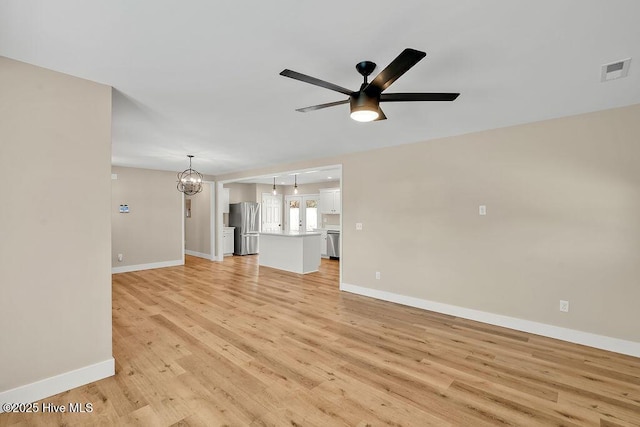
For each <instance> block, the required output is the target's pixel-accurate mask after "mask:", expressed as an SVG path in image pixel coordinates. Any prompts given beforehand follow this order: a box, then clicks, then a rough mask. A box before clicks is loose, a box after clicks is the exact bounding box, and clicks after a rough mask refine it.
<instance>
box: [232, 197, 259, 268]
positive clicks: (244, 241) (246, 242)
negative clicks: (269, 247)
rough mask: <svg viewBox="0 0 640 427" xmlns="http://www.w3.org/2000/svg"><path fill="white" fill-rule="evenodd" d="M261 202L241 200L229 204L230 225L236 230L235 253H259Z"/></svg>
mask: <svg viewBox="0 0 640 427" xmlns="http://www.w3.org/2000/svg"><path fill="white" fill-rule="evenodd" d="M259 224H260V204H259V203H256V202H240V203H232V204H230V205H229V226H230V227H235V228H236V229H235V230H234V252H233V253H234V255H252V254H257V253H258V237H259V236H258V232H259V231H260V230H259Z"/></svg>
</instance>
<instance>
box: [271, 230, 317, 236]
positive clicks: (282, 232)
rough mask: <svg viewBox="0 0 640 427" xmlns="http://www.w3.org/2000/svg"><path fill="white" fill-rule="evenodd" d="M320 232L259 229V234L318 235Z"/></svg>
mask: <svg viewBox="0 0 640 427" xmlns="http://www.w3.org/2000/svg"><path fill="white" fill-rule="evenodd" d="M320 234H321V233H320V232H315V231H286V230H285V231H261V232H260V235H261V236H263V235H264V236H282V237H304V236H319V235H320Z"/></svg>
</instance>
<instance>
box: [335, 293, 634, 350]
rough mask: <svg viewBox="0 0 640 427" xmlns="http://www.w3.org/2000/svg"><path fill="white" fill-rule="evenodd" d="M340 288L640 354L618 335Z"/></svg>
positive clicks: (404, 297)
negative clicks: (594, 332)
mask: <svg viewBox="0 0 640 427" xmlns="http://www.w3.org/2000/svg"><path fill="white" fill-rule="evenodd" d="M340 290H341V291H346V292H350V293H353V294H358V295H363V296H367V297H371V298H376V299H379V300H383V301H389V302H395V303H398V304H402V305H407V306H409V307H415V308H421V309H423V310H429V311H435V312H437V313H443V314H448V315H451V316H456V317H462V318H464V319H470V320H476V321H478V322H483V323H488V324H490V325H496V326H502V327H505V328H509V329H515V330H517V331H522V332H528V333H531V334H536V335H542V336H545V337H549V338H556V339H559V340H562V341H568V342H572V343H575V344H582V345H586V346H589V347H595V348H599V349H602V350H608V351H613V352H616V353H621V354H627V355H629V356H635V357H640V343H638V342H634V341H626V340H622V339H619V338H612V337H607V336H604V335H596V334H592V333H589V332H582V331H576V330H574V329H568V328H563V327H560V326H553V325H547V324H545V323H539V322H534V321H531V320H523V319H518V318H515V317H509V316H503V315H500V314H494V313H489V312H486V311H479V310H473V309H470V308H464V307H458V306H455V305H449V304H443V303H440V302H435V301H429V300H424V299H420V298H415V297H408V296H405V295H400V294H395V293H392V292H387V291H380V290H377V289H371V288H365V287H362V286H357V285H350V284H348V283H341V284H340Z"/></svg>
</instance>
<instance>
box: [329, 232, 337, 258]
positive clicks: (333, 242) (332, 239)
mask: <svg viewBox="0 0 640 427" xmlns="http://www.w3.org/2000/svg"><path fill="white" fill-rule="evenodd" d="M327 255H328V256H329V258H330V259H340V232H339V231H338V230H329V231H327Z"/></svg>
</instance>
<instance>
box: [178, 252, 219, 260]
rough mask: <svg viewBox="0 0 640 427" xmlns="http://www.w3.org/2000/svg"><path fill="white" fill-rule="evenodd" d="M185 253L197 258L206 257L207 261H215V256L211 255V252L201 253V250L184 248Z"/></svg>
mask: <svg viewBox="0 0 640 427" xmlns="http://www.w3.org/2000/svg"><path fill="white" fill-rule="evenodd" d="M184 253H185V254H186V255H191V256H197V257H198V258H204V259H208V260H209V261H215V260H216V259H217V258H216V257H215V256H212V255H211V254H203V253H202V252H196V251H189V250H187V249H185V250H184Z"/></svg>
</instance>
